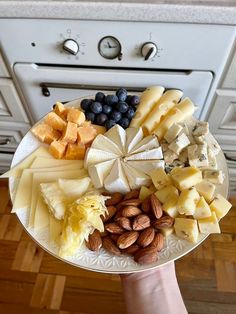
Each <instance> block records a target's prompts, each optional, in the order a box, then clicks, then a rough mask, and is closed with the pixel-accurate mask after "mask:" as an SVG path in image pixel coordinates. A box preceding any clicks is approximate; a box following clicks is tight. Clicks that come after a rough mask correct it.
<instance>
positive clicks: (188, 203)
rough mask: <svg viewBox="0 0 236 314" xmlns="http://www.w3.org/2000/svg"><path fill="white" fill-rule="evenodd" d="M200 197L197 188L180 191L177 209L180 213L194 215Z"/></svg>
mask: <svg viewBox="0 0 236 314" xmlns="http://www.w3.org/2000/svg"><path fill="white" fill-rule="evenodd" d="M199 199H200V195H199V194H198V192H197V190H196V189H195V188H194V187H192V188H189V189H187V190H183V191H182V192H181V193H180V196H179V199H178V203H177V209H178V212H179V213H180V214H185V215H193V214H194V212H195V209H196V205H197V203H198V201H199Z"/></svg>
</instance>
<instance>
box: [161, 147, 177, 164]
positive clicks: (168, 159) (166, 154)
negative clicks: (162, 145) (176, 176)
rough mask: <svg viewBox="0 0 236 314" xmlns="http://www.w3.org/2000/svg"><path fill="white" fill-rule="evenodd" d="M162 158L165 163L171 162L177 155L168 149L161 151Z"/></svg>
mask: <svg viewBox="0 0 236 314" xmlns="http://www.w3.org/2000/svg"><path fill="white" fill-rule="evenodd" d="M163 156H164V160H165V162H166V163H167V164H171V163H172V162H173V161H174V160H176V159H178V155H177V154H176V153H174V152H173V151H172V150H170V149H168V150H167V151H165V152H164V153H163Z"/></svg>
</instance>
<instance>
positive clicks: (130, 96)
mask: <svg viewBox="0 0 236 314" xmlns="http://www.w3.org/2000/svg"><path fill="white" fill-rule="evenodd" d="M132 97H133V96H132V95H128V96H127V98H126V102H127V104H129V105H130V100H131V98H132Z"/></svg>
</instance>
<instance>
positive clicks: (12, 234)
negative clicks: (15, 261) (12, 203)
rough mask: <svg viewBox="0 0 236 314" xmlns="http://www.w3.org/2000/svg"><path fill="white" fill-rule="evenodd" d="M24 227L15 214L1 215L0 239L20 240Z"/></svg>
mask: <svg viewBox="0 0 236 314" xmlns="http://www.w3.org/2000/svg"><path fill="white" fill-rule="evenodd" d="M22 231H23V227H22V226H21V225H20V224H19V221H18V220H17V218H16V217H15V216H14V215H11V214H9V215H1V216H0V239H1V240H2V239H4V240H11V241H19V240H20V238H21V234H22Z"/></svg>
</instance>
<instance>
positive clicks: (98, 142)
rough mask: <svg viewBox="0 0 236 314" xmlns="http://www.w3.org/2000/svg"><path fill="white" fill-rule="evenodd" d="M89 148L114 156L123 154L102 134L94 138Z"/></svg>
mask: <svg viewBox="0 0 236 314" xmlns="http://www.w3.org/2000/svg"><path fill="white" fill-rule="evenodd" d="M91 147H93V148H97V149H101V150H104V151H106V152H110V153H113V154H116V155H117V156H121V155H122V154H123V152H122V150H121V149H120V148H119V147H118V145H116V144H115V143H114V142H113V141H112V140H110V139H109V138H108V137H106V136H104V135H102V134H99V135H98V136H97V137H96V138H95V140H94V141H93V143H92V146H91Z"/></svg>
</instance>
